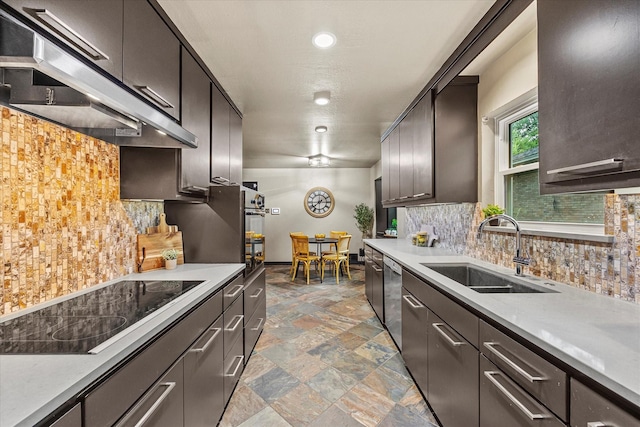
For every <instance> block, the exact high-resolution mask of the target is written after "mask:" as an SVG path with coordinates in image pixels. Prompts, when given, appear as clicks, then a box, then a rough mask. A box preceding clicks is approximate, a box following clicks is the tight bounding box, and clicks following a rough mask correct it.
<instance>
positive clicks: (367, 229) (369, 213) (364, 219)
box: [353, 203, 374, 256]
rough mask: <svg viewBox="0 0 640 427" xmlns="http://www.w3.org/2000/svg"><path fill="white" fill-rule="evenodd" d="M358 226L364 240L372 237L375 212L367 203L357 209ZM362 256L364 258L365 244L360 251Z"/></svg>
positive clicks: (357, 206) (355, 216) (361, 204)
mask: <svg viewBox="0 0 640 427" xmlns="http://www.w3.org/2000/svg"><path fill="white" fill-rule="evenodd" d="M353 217H354V218H355V219H356V225H357V226H358V230H360V231H361V232H362V239H363V240H364V239H366V238H369V237H372V234H371V230H372V229H373V219H374V211H373V208H370V207H369V206H367V205H366V204H365V203H360V204H359V205H356V207H355V215H354V216H353ZM360 254H361V255H360V256H364V243H363V247H362V249H360Z"/></svg>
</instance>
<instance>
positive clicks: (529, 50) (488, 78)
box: [478, 29, 538, 206]
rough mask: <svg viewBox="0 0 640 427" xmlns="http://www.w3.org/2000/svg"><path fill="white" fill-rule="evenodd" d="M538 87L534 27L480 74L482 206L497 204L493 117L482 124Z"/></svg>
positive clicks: (480, 195)
mask: <svg viewBox="0 0 640 427" xmlns="http://www.w3.org/2000/svg"><path fill="white" fill-rule="evenodd" d="M537 87H538V44H537V31H536V30H535V29H534V30H533V31H531V32H530V33H529V34H527V35H526V36H525V37H523V38H522V40H520V41H519V42H518V43H516V44H515V45H514V46H513V47H512V48H511V49H510V50H508V51H507V52H506V53H505V54H504V55H503V56H501V57H500V58H499V59H498V60H496V61H494V62H493V64H492V65H491V66H490V67H488V68H487V69H486V70H485V71H484V72H483V73H482V74H481V75H480V83H479V85H478V115H479V120H478V123H479V126H480V131H479V138H480V159H479V165H478V166H479V174H480V176H479V177H478V178H479V187H480V188H479V194H478V196H479V199H478V200H480V202H481V203H482V206H486V205H487V204H489V203H494V202H495V199H494V169H495V157H496V153H495V133H494V129H493V124H492V122H493V121H492V120H489V124H488V125H483V124H482V120H481V118H482V117H483V116H486V117H489V118H492V117H495V116H496V115H497V114H499V113H500V109H501V107H503V106H504V105H505V104H507V103H509V102H511V101H513V100H515V99H516V98H518V97H520V96H521V95H523V94H525V93H527V92H529V91H531V90H532V89H535V88H537Z"/></svg>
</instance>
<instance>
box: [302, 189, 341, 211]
mask: <svg viewBox="0 0 640 427" xmlns="http://www.w3.org/2000/svg"><path fill="white" fill-rule="evenodd" d="M334 206H335V200H334V198H333V194H331V191H329V190H327V189H326V188H324V187H313V188H312V189H311V190H309V191H307V195H306V196H304V208H305V210H306V211H307V213H308V214H309V215H311V216H313V217H316V218H324V217H325V216H327V215H329V214H330V213H331V212H332V211H333V207H334Z"/></svg>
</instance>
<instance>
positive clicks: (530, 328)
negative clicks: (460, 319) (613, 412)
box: [365, 239, 640, 408]
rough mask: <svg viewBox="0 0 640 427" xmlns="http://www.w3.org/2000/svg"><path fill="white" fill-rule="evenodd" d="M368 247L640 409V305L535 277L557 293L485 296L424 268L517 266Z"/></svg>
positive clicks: (372, 242)
mask: <svg viewBox="0 0 640 427" xmlns="http://www.w3.org/2000/svg"><path fill="white" fill-rule="evenodd" d="M365 243H366V244H368V245H369V246H371V247H373V248H374V249H377V250H378V251H380V252H382V253H384V254H385V255H387V256H389V257H391V258H393V259H394V260H395V261H397V262H399V263H400V264H401V265H402V266H403V267H405V268H406V269H408V270H410V271H411V272H412V273H414V274H416V275H417V276H419V277H422V278H423V279H426V280H428V281H429V282H430V283H431V284H433V285H434V286H435V287H436V288H439V289H440V290H442V291H443V292H444V293H447V294H449V295H451V296H452V297H454V298H456V299H458V300H459V301H461V302H463V303H465V304H467V305H468V306H470V307H472V308H473V309H475V310H476V311H478V312H479V313H481V314H482V315H483V316H486V317H487V318H490V319H492V320H493V321H495V322H498V323H499V324H502V325H503V326H505V327H506V328H508V329H509V330H512V331H514V332H515V333H517V334H518V335H520V336H522V337H523V338H525V339H527V340H529V341H530V342H532V343H533V344H535V345H537V346H538V347H540V348H541V349H543V350H544V351H547V352H548V353H550V354H552V355H553V356H554V357H556V358H557V359H559V360H561V361H562V362H564V363H566V364H567V365H568V366H570V367H572V368H573V369H575V370H577V371H579V372H581V373H583V374H585V375H586V376H588V377H590V378H592V379H593V380H595V381H597V382H598V383H600V384H602V385H603V386H605V387H606V388H608V389H609V390H611V391H613V392H614V393H616V394H618V395H619V396H621V397H622V398H624V399H626V400H627V401H629V402H631V403H633V404H635V405H636V406H638V407H639V408H640V305H638V304H634V303H631V302H628V301H621V300H619V299H615V298H611V297H607V296H604V295H598V294H595V293H592V292H589V291H587V290H583V289H578V288H574V287H572V286H569V285H565V284H561V283H558V282H553V281H551V280H547V279H543V278H540V277H535V276H531V275H528V276H527V277H526V278H525V280H527V281H530V282H531V283H532V284H535V285H537V286H542V287H545V288H548V289H550V290H553V291H555V292H554V293H535V294H534V293H521V294H481V293H477V292H475V291H473V290H471V289H468V288H466V287H465V286H463V285H461V284H459V283H457V282H455V281H453V280H451V279H449V278H447V277H445V276H443V275H441V274H439V273H436V272H435V271H433V270H431V269H429V268H427V267H425V266H422V265H421V263H425V262H433V263H460V262H467V263H471V264H475V265H478V266H480V267H485V268H490V269H492V270H494V271H496V272H501V273H505V274H507V275H514V274H515V268H514V269H506V268H504V267H500V266H496V265H494V264H490V263H487V262H483V261H479V260H477V259H474V258H470V257H465V256H460V255H455V254H452V253H451V252H448V251H445V250H442V249H438V248H421V247H416V246H412V245H411V243H410V242H409V241H407V240H405V239H398V240H391V239H369V240H365ZM526 273H527V270H526V268H525V274H526Z"/></svg>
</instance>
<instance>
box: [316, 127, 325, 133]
mask: <svg viewBox="0 0 640 427" xmlns="http://www.w3.org/2000/svg"><path fill="white" fill-rule="evenodd" d="M326 131H327V127H326V126H316V132H318V133H325V132H326Z"/></svg>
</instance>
